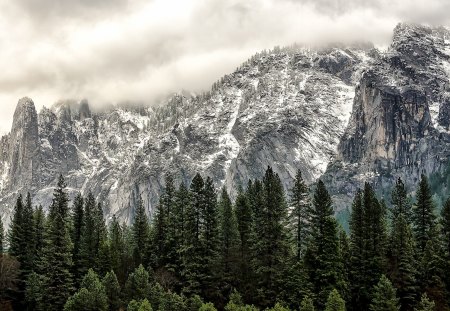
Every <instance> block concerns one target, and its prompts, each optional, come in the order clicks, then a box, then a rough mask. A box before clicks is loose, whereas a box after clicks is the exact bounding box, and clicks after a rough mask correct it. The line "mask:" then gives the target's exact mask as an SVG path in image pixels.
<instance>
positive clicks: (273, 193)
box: [254, 167, 290, 306]
mask: <svg viewBox="0 0 450 311" xmlns="http://www.w3.org/2000/svg"><path fill="white" fill-rule="evenodd" d="M263 200H264V204H263V206H262V209H261V211H260V213H261V215H260V216H261V222H260V227H259V228H258V231H257V232H256V237H257V239H256V240H255V241H254V252H255V257H254V267H255V268H256V269H255V272H256V276H257V280H258V299H259V302H260V304H261V305H262V306H268V305H272V304H273V303H274V302H275V300H274V299H276V297H277V293H278V290H277V289H278V288H279V286H281V284H282V283H283V281H282V277H283V272H284V271H286V270H285V269H286V266H285V264H286V258H289V257H290V253H289V251H290V248H289V241H288V235H287V228H286V225H287V204H286V200H285V196H284V190H283V186H282V183H281V180H280V177H279V176H278V174H276V173H274V171H273V170H272V168H271V167H268V168H267V170H266V173H265V175H264V178H263Z"/></svg>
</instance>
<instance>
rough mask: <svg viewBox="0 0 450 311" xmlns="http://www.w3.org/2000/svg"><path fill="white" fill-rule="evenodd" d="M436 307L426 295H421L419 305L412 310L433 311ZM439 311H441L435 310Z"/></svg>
mask: <svg viewBox="0 0 450 311" xmlns="http://www.w3.org/2000/svg"><path fill="white" fill-rule="evenodd" d="M435 307H436V305H435V303H434V301H433V300H430V299H428V296H427V294H423V295H422V297H421V299H420V302H419V304H418V305H417V307H415V308H414V311H434V310H436V309H435ZM437 310H441V309H437Z"/></svg>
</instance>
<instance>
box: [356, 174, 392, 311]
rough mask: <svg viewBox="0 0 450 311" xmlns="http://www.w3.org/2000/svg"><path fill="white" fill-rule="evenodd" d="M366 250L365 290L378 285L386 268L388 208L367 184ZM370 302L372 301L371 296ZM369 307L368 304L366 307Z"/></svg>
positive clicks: (365, 199) (364, 219) (365, 215)
mask: <svg viewBox="0 0 450 311" xmlns="http://www.w3.org/2000/svg"><path fill="white" fill-rule="evenodd" d="M363 208H364V211H363V228H364V234H363V236H364V241H363V243H364V248H363V250H362V254H363V263H362V264H363V267H364V269H365V271H366V273H365V276H364V279H365V280H364V284H365V288H367V289H369V290H370V289H371V288H372V287H373V286H374V285H376V284H377V283H378V281H379V279H380V277H381V275H382V274H383V272H384V271H385V268H386V244H387V234H386V207H385V205H384V204H383V203H380V202H379V201H378V199H377V198H376V195H375V192H374V190H373V188H372V187H371V186H370V185H369V184H368V183H366V184H365V186H364V191H363ZM367 298H368V301H367V302H369V301H370V300H371V297H370V294H369V295H368V297H367ZM364 306H365V307H367V304H365V305H364Z"/></svg>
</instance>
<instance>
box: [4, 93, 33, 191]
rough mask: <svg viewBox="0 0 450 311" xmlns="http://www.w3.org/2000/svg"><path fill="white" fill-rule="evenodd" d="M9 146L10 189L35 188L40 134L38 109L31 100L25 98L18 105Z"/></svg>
mask: <svg viewBox="0 0 450 311" xmlns="http://www.w3.org/2000/svg"><path fill="white" fill-rule="evenodd" d="M8 145H9V148H8V149H9V152H8V156H9V159H8V162H7V163H8V168H9V170H8V176H10V178H9V185H8V187H9V188H10V189H16V188H33V187H35V183H36V181H37V172H38V170H39V132H38V118H37V113H36V109H35V107H34V103H33V101H32V100H31V99H30V98H27V97H24V98H22V99H21V100H19V103H18V104H17V108H16V111H15V112H14V119H13V125H12V129H11V134H10V136H9V142H8Z"/></svg>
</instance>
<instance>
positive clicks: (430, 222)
mask: <svg viewBox="0 0 450 311" xmlns="http://www.w3.org/2000/svg"><path fill="white" fill-rule="evenodd" d="M416 201H417V202H416V205H415V206H414V208H413V217H412V219H413V223H414V226H413V230H414V236H415V239H416V241H417V248H418V251H419V257H421V256H422V255H423V252H424V251H425V247H426V245H427V242H428V241H429V240H430V239H432V238H433V236H432V234H433V233H434V232H435V230H434V226H435V225H436V216H435V215H434V203H433V199H432V195H431V189H430V186H429V185H428V179H427V177H426V176H425V175H422V177H421V179H420V183H419V187H418V189H417V192H416Z"/></svg>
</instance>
